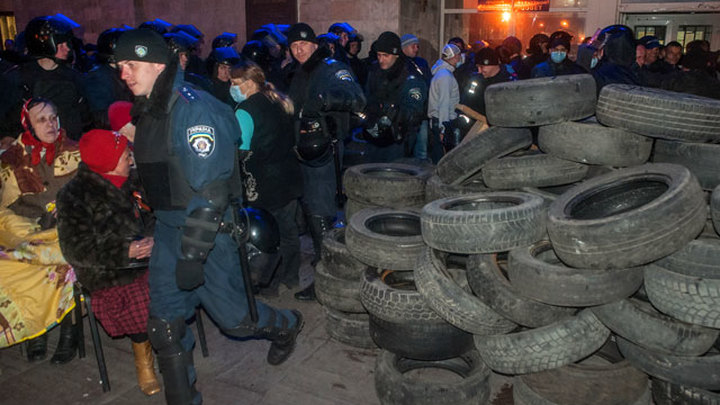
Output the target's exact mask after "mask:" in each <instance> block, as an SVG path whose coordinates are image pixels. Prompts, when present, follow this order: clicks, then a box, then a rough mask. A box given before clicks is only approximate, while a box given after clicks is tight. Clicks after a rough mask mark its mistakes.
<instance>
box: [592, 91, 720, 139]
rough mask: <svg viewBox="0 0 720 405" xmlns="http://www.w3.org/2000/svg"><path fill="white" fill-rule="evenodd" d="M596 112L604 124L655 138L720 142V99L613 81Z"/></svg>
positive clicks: (598, 118)
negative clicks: (614, 82)
mask: <svg viewBox="0 0 720 405" xmlns="http://www.w3.org/2000/svg"><path fill="white" fill-rule="evenodd" d="M595 115H596V117H597V120H598V121H599V122H600V123H601V124H603V125H607V126H609V127H614V128H622V129H625V130H627V131H630V132H635V133H637V134H640V135H645V136H650V137H653V138H664V139H675V140H679V141H685V142H698V143H704V142H720V100H713V99H710V98H705V97H698V96H695V95H692V94H687V93H676V92H673V91H667V90H660V89H654V88H650V87H639V86H635V85H629V84H610V85H607V86H605V87H603V88H602V90H601V91H600V97H599V98H598V102H597V111H596V113H595Z"/></svg>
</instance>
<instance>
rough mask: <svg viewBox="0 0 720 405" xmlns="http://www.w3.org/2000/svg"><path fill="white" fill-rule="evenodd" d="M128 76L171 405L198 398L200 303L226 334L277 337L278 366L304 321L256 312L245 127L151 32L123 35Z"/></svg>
mask: <svg viewBox="0 0 720 405" xmlns="http://www.w3.org/2000/svg"><path fill="white" fill-rule="evenodd" d="M115 57H116V59H117V61H118V65H119V66H120V69H121V72H122V75H121V77H122V79H123V80H125V82H126V83H127V84H128V87H129V88H130V90H131V91H132V92H133V94H134V95H135V96H136V101H135V106H134V110H133V114H134V115H135V116H136V117H137V135H136V137H135V162H136V165H137V170H138V175H139V177H140V180H141V182H142V185H143V188H144V189H145V192H146V197H147V200H148V203H149V205H150V206H152V207H153V209H154V212H155V217H156V219H157V222H156V225H155V234H154V241H155V245H154V249H153V254H152V259H151V261H150V279H149V283H150V319H149V321H148V334H149V335H150V341H151V343H152V345H153V347H154V348H155V350H156V351H157V359H158V363H159V364H160V371H161V372H162V375H163V380H164V382H165V398H166V400H167V403H168V404H173V405H175V404H199V403H201V402H202V396H201V395H200V393H199V392H197V391H196V390H195V387H194V383H195V377H196V374H195V368H194V366H193V360H192V349H193V344H194V338H193V335H192V332H189V331H188V329H187V326H186V324H185V321H186V319H187V318H189V317H191V316H192V315H193V314H194V313H195V308H196V307H197V306H198V305H202V306H203V308H204V309H205V310H206V311H207V312H208V313H209V314H210V316H211V317H212V318H213V320H214V321H215V322H216V323H217V324H218V326H219V327H220V328H221V329H222V330H223V332H224V333H226V334H228V335H230V336H234V337H239V338H247V337H260V338H265V339H269V340H271V341H272V344H271V346H270V351H269V352H268V356H267V361H268V363H270V364H273V365H275V364H280V363H282V362H284V361H285V360H287V358H288V357H289V356H290V354H291V353H292V351H293V349H294V347H295V337H296V336H297V334H298V333H299V331H300V328H301V327H302V316H301V315H300V313H299V312H297V311H288V310H277V309H275V308H272V307H270V306H268V305H265V304H263V303H262V302H256V307H257V319H256V320H254V319H253V317H252V315H251V310H250V309H249V308H251V307H250V304H249V302H248V299H247V298H248V297H247V296H246V291H247V289H248V288H250V286H246V285H245V283H244V281H243V277H242V274H241V271H240V258H239V255H238V245H237V244H236V242H235V241H234V240H233V238H232V236H231V235H230V233H229V232H228V229H227V228H228V227H227V224H232V223H233V215H232V213H233V210H234V209H235V207H234V205H233V204H230V202H231V201H232V200H233V199H234V198H237V197H239V196H240V195H241V194H240V193H242V185H241V182H240V179H239V173H238V169H237V164H238V163H237V162H238V160H237V159H238V157H237V147H238V137H239V133H240V128H239V126H238V123H237V121H236V120H235V117H234V116H233V113H232V110H231V109H230V107H228V106H227V105H225V104H223V103H222V102H220V101H218V100H217V99H215V98H214V97H212V96H210V95H209V94H207V93H205V92H204V91H201V90H194V89H192V88H191V87H190V85H189V84H188V83H186V82H184V81H183V75H182V72H181V71H180V70H179V69H178V61H177V58H173V57H172V56H171V53H170V50H169V49H168V47H167V45H166V43H165V41H164V39H163V37H162V36H161V35H160V34H158V33H156V32H154V31H151V30H143V29H138V30H130V31H126V32H125V33H123V35H122V36H121V37H120V39H119V41H118V45H117V48H116V49H115Z"/></svg>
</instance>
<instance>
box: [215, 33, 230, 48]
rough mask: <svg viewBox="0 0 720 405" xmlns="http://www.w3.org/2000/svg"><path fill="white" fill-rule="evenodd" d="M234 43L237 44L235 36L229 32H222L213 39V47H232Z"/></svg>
mask: <svg viewBox="0 0 720 405" xmlns="http://www.w3.org/2000/svg"><path fill="white" fill-rule="evenodd" d="M233 44H235V37H233V36H232V35H228V34H220V35H218V36H216V37H215V39H213V41H212V47H213V49H215V48H225V47H230V46H233Z"/></svg>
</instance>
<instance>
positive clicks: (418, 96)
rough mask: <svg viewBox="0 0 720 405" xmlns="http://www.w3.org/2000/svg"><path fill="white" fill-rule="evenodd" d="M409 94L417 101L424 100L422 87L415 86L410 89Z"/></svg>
mask: <svg viewBox="0 0 720 405" xmlns="http://www.w3.org/2000/svg"><path fill="white" fill-rule="evenodd" d="M408 94H409V95H410V97H411V98H412V99H413V100H415V101H420V100H422V91H420V87H413V88H412V89H410V91H409V92H408Z"/></svg>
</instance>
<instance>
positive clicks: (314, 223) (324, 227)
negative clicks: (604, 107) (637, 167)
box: [309, 215, 333, 267]
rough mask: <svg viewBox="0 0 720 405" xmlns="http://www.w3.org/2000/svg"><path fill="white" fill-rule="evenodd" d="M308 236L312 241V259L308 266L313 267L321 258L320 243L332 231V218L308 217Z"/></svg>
mask: <svg viewBox="0 0 720 405" xmlns="http://www.w3.org/2000/svg"><path fill="white" fill-rule="evenodd" d="M309 226H310V236H311V237H312V241H313V253H314V255H313V259H312V262H310V264H312V266H313V267H315V265H316V264H317V263H318V262H319V261H320V258H321V257H322V242H323V238H324V237H325V235H326V234H327V233H328V232H329V231H330V229H332V226H333V218H332V217H323V216H320V215H311V216H310V222H309Z"/></svg>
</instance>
